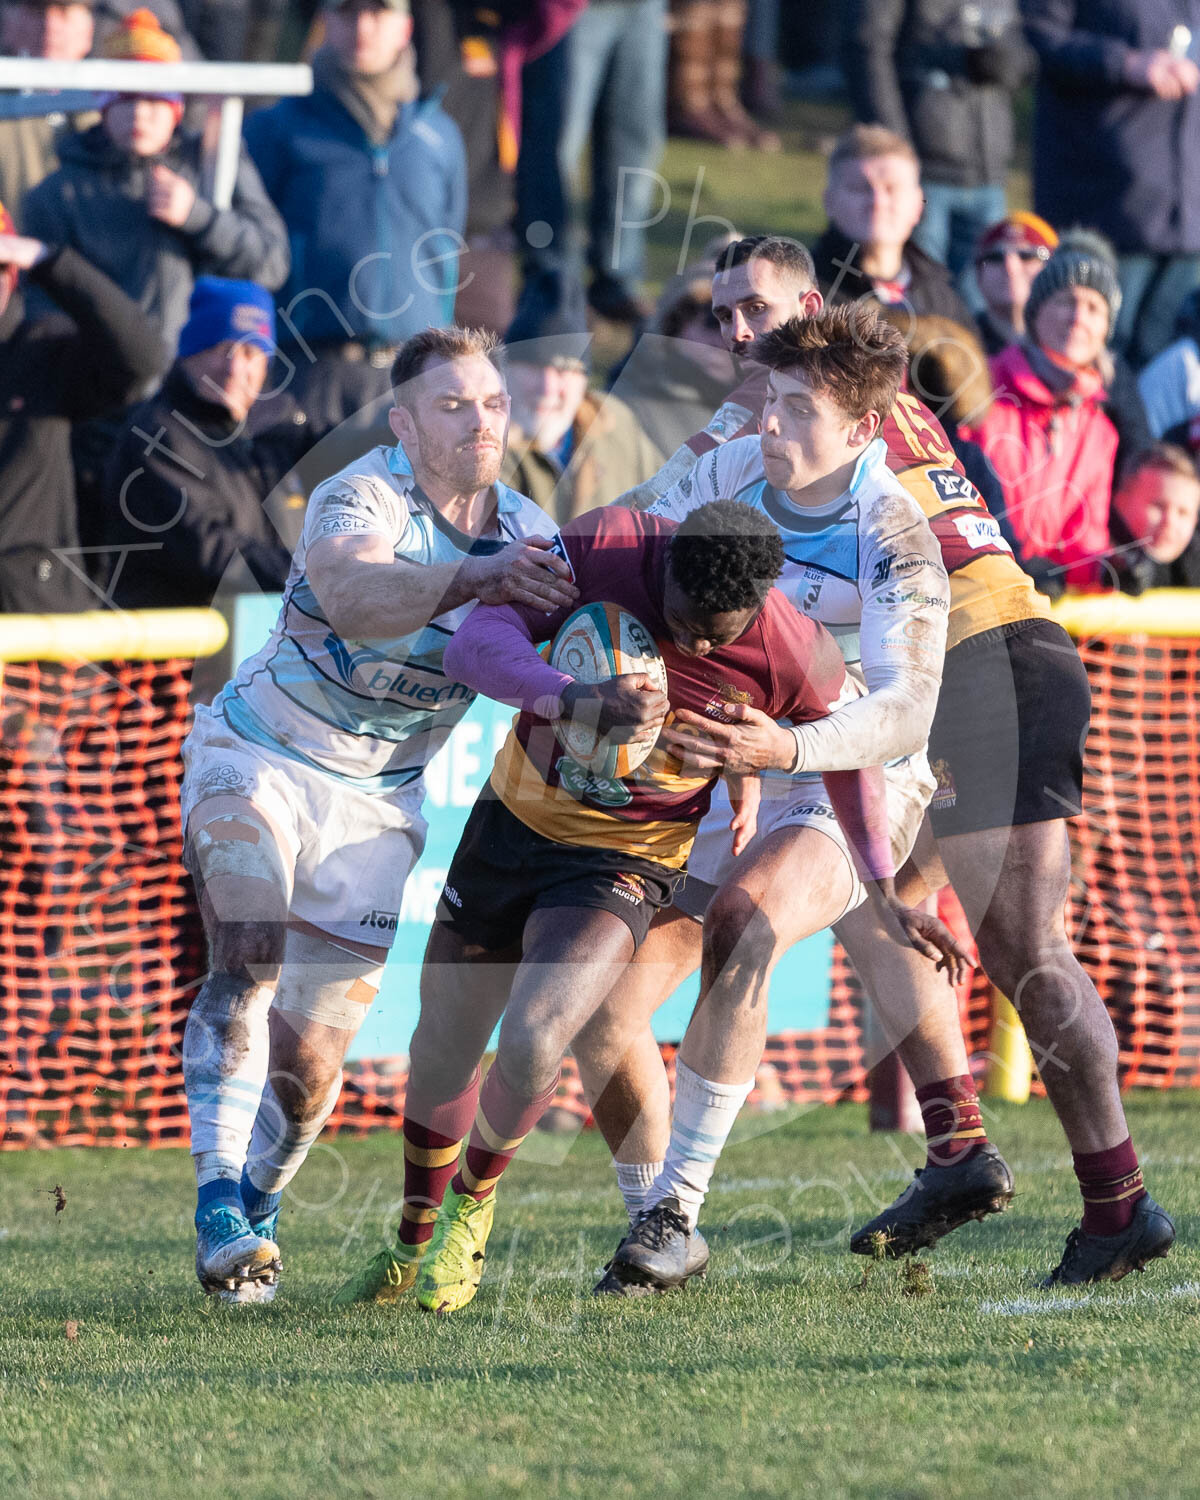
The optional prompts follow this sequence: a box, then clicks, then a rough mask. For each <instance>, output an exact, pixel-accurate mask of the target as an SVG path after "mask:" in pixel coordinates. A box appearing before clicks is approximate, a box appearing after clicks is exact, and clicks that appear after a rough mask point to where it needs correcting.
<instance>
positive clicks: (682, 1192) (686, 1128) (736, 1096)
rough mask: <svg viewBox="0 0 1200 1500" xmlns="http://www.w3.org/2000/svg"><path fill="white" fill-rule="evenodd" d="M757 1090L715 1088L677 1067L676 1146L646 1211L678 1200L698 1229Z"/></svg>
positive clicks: (673, 1126)
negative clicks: (736, 1126) (716, 1174)
mask: <svg viewBox="0 0 1200 1500" xmlns="http://www.w3.org/2000/svg"><path fill="white" fill-rule="evenodd" d="M753 1087H754V1079H753V1078H751V1079H750V1080H749V1081H748V1082H746V1083H713V1082H712V1081H711V1080H709V1079H707V1078H701V1077H700V1075H699V1073H693V1071H692V1070H691V1068H689V1067H688V1065H687V1064H686V1063H684V1062H677V1063H676V1064H675V1110H674V1114H673V1116H672V1119H671V1143H670V1145H669V1146H668V1147H667V1159H666V1161H665V1162H664V1163H663V1169H662V1171H661V1172H660V1173H659V1174H658V1176H657V1177H656V1178H655V1179H654V1183H653V1186H652V1187H651V1188H650V1190H649V1191H648V1192H647V1194H646V1202H645V1207H646V1208H653V1207H654V1205H655V1204H656V1203H661V1202H662V1200H663V1199H664V1198H677V1199H678V1200H679V1203H680V1206H681V1207H682V1209H683V1211H684V1213H685V1214H686V1215H687V1219H688V1223H689V1224H690V1225H691V1227H692V1228H693V1229H694V1228H695V1227H696V1220H697V1219H698V1218H699V1217H700V1208H701V1206H702V1204H703V1203H704V1199H705V1196H706V1195H707V1193H708V1185H709V1183H710V1182H711V1181H712V1174H713V1169H714V1168H715V1167H716V1165H717V1159H718V1158H719V1156H720V1155H721V1152H722V1151H723V1150H724V1148H725V1142H726V1141H727V1140H728V1139H729V1132H730V1131H731V1130H732V1129H733V1122H734V1121H735V1120H736V1119H737V1117H738V1114H739V1113H740V1111H741V1108H742V1105H743V1104H745V1102H746V1099H747V1097H748V1096H749V1094H750V1090H751V1089H752V1088H753Z"/></svg>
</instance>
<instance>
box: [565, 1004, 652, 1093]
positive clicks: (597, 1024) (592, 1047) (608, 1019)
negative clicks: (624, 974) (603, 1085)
mask: <svg viewBox="0 0 1200 1500" xmlns="http://www.w3.org/2000/svg"><path fill="white" fill-rule="evenodd" d="M638 1035H639V1028H636V1027H632V1026H631V1025H630V1024H629V1021H628V1020H627V1019H625V1018H624V1017H623V1016H622V1015H621V1014H620V1011H619V1008H618V1007H615V1006H614V1007H609V1006H603V1007H601V1009H600V1010H599V1011H598V1012H597V1013H596V1014H595V1015H594V1016H593V1017H592V1018H591V1020H590V1021H589V1022H588V1023H587V1025H586V1026H585V1027H584V1028H583V1030H582V1031H581V1032H580V1033H579V1035H578V1036H577V1037H576V1038H575V1040H574V1041H573V1042H572V1043H571V1051H572V1053H573V1054H574V1056H575V1061H576V1062H577V1063H578V1064H579V1069H580V1072H582V1073H585V1074H586V1075H587V1076H588V1077H596V1076H598V1075H601V1074H602V1075H603V1076H604V1077H605V1078H608V1077H610V1076H611V1075H612V1073H614V1072H615V1071H616V1069H617V1068H618V1067H619V1066H620V1064H621V1063H622V1061H623V1060H624V1058H625V1055H626V1053H627V1052H628V1051H629V1050H630V1048H631V1047H632V1046H633V1044H634V1043H635V1041H636V1040H637V1037H638Z"/></svg>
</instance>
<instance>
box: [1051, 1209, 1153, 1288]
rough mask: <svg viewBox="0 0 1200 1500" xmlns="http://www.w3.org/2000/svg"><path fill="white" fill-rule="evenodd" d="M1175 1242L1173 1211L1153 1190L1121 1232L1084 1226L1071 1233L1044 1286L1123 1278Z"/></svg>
mask: <svg viewBox="0 0 1200 1500" xmlns="http://www.w3.org/2000/svg"><path fill="white" fill-rule="evenodd" d="M1174 1243H1175V1225H1174V1224H1173V1223H1172V1221H1171V1217H1170V1215H1169V1214H1168V1213H1167V1212H1166V1211H1165V1209H1162V1208H1160V1207H1159V1206H1158V1204H1157V1203H1155V1201H1154V1199H1153V1198H1152V1197H1151V1196H1150V1194H1149V1193H1147V1194H1146V1196H1145V1197H1144V1198H1139V1199H1138V1202H1137V1207H1136V1208H1135V1209H1134V1211H1133V1218H1132V1219H1131V1220H1130V1221H1129V1225H1128V1227H1127V1228H1125V1229H1122V1231H1121V1232H1120V1234H1088V1232H1087V1231H1086V1230H1085V1229H1083V1228H1082V1227H1079V1228H1076V1229H1072V1231H1071V1232H1070V1234H1069V1235H1068V1236H1067V1244H1066V1248H1065V1249H1064V1251H1063V1257H1062V1260H1060V1261H1059V1263H1058V1265H1056V1266H1055V1268H1054V1269H1053V1271H1051V1272H1050V1274H1049V1276H1047V1277H1046V1279H1045V1280H1044V1281H1042V1282H1040V1283H1039V1285H1040V1286H1043V1287H1048V1286H1082V1285H1084V1283H1086V1282H1089V1281H1120V1279H1121V1277H1122V1276H1128V1275H1129V1273H1130V1271H1142V1270H1145V1268H1146V1263H1147V1261H1151V1260H1158V1259H1159V1257H1160V1256H1163V1255H1165V1254H1166V1253H1167V1251H1168V1250H1169V1249H1170V1248H1171V1246H1172V1245H1173V1244H1174Z"/></svg>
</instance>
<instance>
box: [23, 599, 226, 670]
mask: <svg viewBox="0 0 1200 1500" xmlns="http://www.w3.org/2000/svg"><path fill="white" fill-rule="evenodd" d="M228 639H229V626H228V624H227V622H226V620H225V617H224V616H223V615H221V614H220V613H218V611H217V610H215V609H135V610H115V609H112V610H109V609H96V610H85V611H83V612H82V613H81V614H76V615H0V662H6V661H14V662H15V661H56V662H75V661H167V660H169V659H171V658H173V657H196V656H215V655H216V653H217V652H218V651H220V649H221V648H222V646H224V644H225V642H226V641H227V640H228Z"/></svg>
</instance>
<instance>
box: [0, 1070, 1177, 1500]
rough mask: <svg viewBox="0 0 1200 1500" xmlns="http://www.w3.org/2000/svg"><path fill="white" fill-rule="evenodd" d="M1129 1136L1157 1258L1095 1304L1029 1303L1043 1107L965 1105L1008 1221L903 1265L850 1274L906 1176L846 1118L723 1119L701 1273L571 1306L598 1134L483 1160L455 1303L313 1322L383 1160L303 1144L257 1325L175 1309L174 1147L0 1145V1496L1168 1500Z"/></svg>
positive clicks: (1167, 1369)
mask: <svg viewBox="0 0 1200 1500" xmlns="http://www.w3.org/2000/svg"><path fill="white" fill-rule="evenodd" d="M1130 1114H1131V1118H1132V1123H1133V1128H1134V1135H1135V1139H1136V1140H1137V1141H1138V1143H1139V1145H1140V1147H1141V1149H1142V1152H1143V1159H1144V1161H1145V1163H1146V1167H1147V1177H1148V1180H1149V1182H1150V1184H1151V1187H1152V1189H1153V1191H1154V1193H1155V1196H1156V1197H1158V1198H1159V1199H1160V1201H1161V1202H1162V1203H1163V1204H1164V1205H1166V1206H1168V1207H1169V1208H1170V1210H1171V1211H1172V1213H1173V1214H1174V1215H1175V1217H1176V1222H1177V1226H1178V1229H1179V1234H1180V1243H1179V1244H1178V1245H1177V1246H1176V1249H1175V1251H1174V1252H1173V1253H1172V1255H1171V1257H1170V1258H1169V1259H1168V1260H1166V1261H1162V1262H1158V1263H1156V1265H1155V1266H1154V1267H1153V1268H1152V1269H1151V1271H1150V1272H1149V1273H1148V1274H1147V1275H1145V1276H1144V1277H1138V1276H1133V1277H1129V1278H1128V1279H1126V1280H1125V1281H1124V1282H1122V1283H1120V1284H1119V1285H1117V1286H1109V1287H1102V1288H1093V1289H1080V1290H1069V1291H1056V1292H1052V1293H1051V1292H1040V1291H1037V1290H1036V1289H1035V1288H1034V1280H1035V1277H1036V1275H1038V1274H1039V1273H1043V1272H1044V1271H1046V1270H1047V1269H1048V1268H1049V1267H1050V1266H1051V1265H1052V1264H1053V1263H1054V1262H1055V1260H1057V1257H1058V1253H1059V1251H1060V1249H1061V1245H1062V1241H1063V1238H1064V1235H1065V1233H1066V1231H1067V1229H1068V1228H1069V1227H1070V1225H1071V1224H1072V1223H1073V1222H1074V1220H1075V1218H1076V1215H1077V1212H1078V1199H1077V1197H1076V1193H1075V1188H1074V1185H1073V1180H1072V1178H1071V1175H1070V1169H1069V1158H1068V1155H1067V1152H1066V1149H1065V1147H1064V1144H1063V1141H1062V1138H1061V1136H1060V1134H1059V1133H1058V1130H1057V1127H1056V1125H1055V1123H1054V1121H1053V1118H1052V1116H1051V1114H1050V1112H1049V1110H1048V1108H1047V1107H1046V1105H1045V1104H1044V1103H1041V1102H1035V1103H1033V1104H1030V1105H1028V1106H1026V1107H1025V1108H1014V1107H997V1108H994V1109H992V1110H990V1111H989V1122H990V1126H991V1131H992V1134H993V1137H994V1139H996V1140H997V1141H998V1142H999V1143H1000V1144H1001V1146H1002V1147H1003V1149H1004V1150H1005V1152H1006V1154H1007V1156H1008V1158H1009V1160H1010V1162H1011V1163H1012V1164H1013V1166H1014V1168H1015V1170H1016V1174H1017V1190H1018V1197H1017V1199H1016V1201H1015V1203H1014V1205H1013V1207H1012V1208H1011V1210H1010V1211H1009V1213H1008V1214H1007V1215H1005V1216H1004V1217H1003V1218H998V1219H991V1220H988V1221H987V1222H986V1223H984V1224H981V1225H970V1226H968V1227H967V1228H965V1229H963V1230H960V1231H959V1232H958V1233H957V1234H956V1235H954V1236H952V1237H951V1238H950V1239H949V1240H947V1241H945V1242H944V1243H943V1245H942V1246H941V1247H940V1249H939V1250H937V1251H935V1252H934V1253H933V1254H932V1255H931V1256H928V1257H925V1258H923V1259H922V1260H921V1261H920V1262H918V1263H917V1269H916V1270H913V1269H910V1268H907V1267H906V1266H905V1265H904V1264H900V1265H897V1264H894V1263H879V1264H871V1263H868V1262H865V1261H863V1260H861V1259H859V1258H857V1257H851V1256H850V1255H849V1254H847V1253H846V1251H845V1244H846V1238H847V1231H848V1227H849V1224H850V1222H851V1221H852V1220H853V1221H854V1222H858V1221H859V1220H861V1218H863V1217H864V1216H865V1215H866V1214H867V1213H869V1212H871V1211H873V1205H874V1203H875V1202H876V1201H882V1200H885V1199H887V1198H890V1197H891V1196H892V1195H893V1194H894V1192H895V1191H896V1190H897V1188H898V1186H899V1184H900V1183H901V1182H902V1180H903V1179H904V1177H905V1176H907V1173H908V1169H909V1166H910V1165H912V1164H914V1163H916V1162H918V1161H919V1160H920V1155H921V1153H920V1148H919V1147H918V1145H917V1144H916V1143H915V1142H914V1141H912V1140H909V1139H906V1138H898V1139H897V1138H887V1137H880V1136H874V1137H872V1136H868V1135H867V1133H866V1130H865V1115H864V1111H863V1110H862V1109H861V1108H858V1107H851V1106H846V1107H841V1108H838V1109H817V1110H813V1111H810V1112H808V1113H805V1114H803V1115H801V1116H799V1117H794V1118H791V1119H789V1120H786V1121H780V1119H779V1118H778V1117H774V1118H768V1119H763V1118H759V1119H757V1120H750V1121H747V1122H746V1128H747V1129H748V1130H749V1131H750V1132H754V1131H759V1132H761V1133H758V1134H753V1133H750V1134H749V1135H748V1136H744V1137H743V1138H742V1139H741V1140H740V1141H739V1142H738V1143H737V1144H735V1145H733V1146H731V1148H730V1149H729V1151H728V1152H727V1154H726V1157H725V1159H724V1161H723V1163H722V1167H721V1169H720V1173H719V1176H718V1180H717V1187H716V1189H715V1191H714V1193H713V1195H712V1197H711V1199H710V1201H709V1206H708V1210H707V1212H706V1214H705V1216H704V1220H703V1223H704V1226H705V1228H706V1229H707V1231H708V1233H709V1236H710V1239H711V1241H712V1245H713V1270H712V1274H711V1275H710V1277H709V1280H708V1283H707V1285H706V1286H704V1287H703V1288H702V1289H697V1290H694V1291H692V1290H689V1291H686V1292H684V1293H679V1294H675V1295H673V1296H670V1297H665V1298H656V1299H653V1300H651V1299H640V1300H637V1301H631V1302H622V1301H614V1300H608V1299H606V1300H604V1301H602V1302H596V1301H593V1300H592V1299H591V1298H590V1297H589V1295H588V1293H589V1289H590V1287H591V1285H592V1282H593V1280H594V1277H595V1275H596V1273H597V1271H598V1269H599V1267H600V1265H601V1264H602V1262H603V1261H604V1260H605V1259H606V1258H607V1256H608V1254H609V1253H610V1252H611V1250H612V1248H613V1246H614V1245H615V1243H616V1239H617V1231H618V1228H619V1224H620V1215H621V1206H620V1200H619V1198H618V1196H617V1193H616V1189H615V1186H614V1185H613V1183H612V1180H611V1174H610V1170H609V1167H608V1163H607V1159H606V1154H605V1152H604V1150H603V1148H602V1145H601V1143H600V1141H599V1140H598V1138H597V1137H596V1136H595V1135H594V1134H591V1133H588V1134H586V1135H584V1136H582V1137H580V1138H579V1139H578V1140H576V1141H574V1142H573V1143H570V1142H564V1141H562V1140H560V1139H558V1138H553V1139H547V1138H535V1144H536V1146H537V1148H538V1151H539V1153H540V1154H541V1155H543V1156H553V1155H558V1156H560V1157H561V1156H562V1154H563V1153H564V1152H567V1153H568V1154H566V1156H565V1159H563V1160H560V1161H558V1162H557V1164H555V1163H553V1162H549V1161H543V1162H541V1163H537V1162H529V1161H518V1162H517V1164H516V1165H515V1166H514V1168H513V1169H512V1171H511V1172H510V1173H509V1175H508V1177H507V1178H506V1179H505V1182H504V1183H503V1185H502V1188H501V1196H500V1200H499V1207H498V1211H497V1217H496V1229H495V1232H494V1235H493V1238H492V1244H491V1253H490V1259H489V1264H488V1270H487V1274H486V1276H485V1279H484V1284H483V1288H482V1290H481V1292H480V1295H479V1297H478V1298H477V1299H476V1301H475V1303H474V1304H473V1305H472V1306H471V1307H470V1308H468V1309H466V1310H465V1311H464V1312H462V1313H460V1314H458V1315H456V1316H455V1317H453V1318H447V1319H438V1318H435V1317H433V1316H431V1315H429V1314H427V1313H425V1312H423V1311H421V1309H419V1308H418V1307H416V1306H415V1305H411V1304H409V1305H403V1304H402V1305H400V1306H398V1307H396V1308H394V1309H391V1310H387V1311H385V1310H383V1309H378V1308H374V1307H362V1308H354V1309H350V1310H349V1311H346V1312H337V1313H335V1312H334V1311H332V1310H331V1309H330V1307H329V1305H328V1304H329V1298H330V1296H331V1295H332V1293H333V1292H334V1291H335V1290H336V1288H337V1287H338V1285H339V1284H340V1283H341V1281H342V1280H343V1279H344V1277H345V1276H346V1275H347V1274H348V1273H349V1272H350V1271H351V1270H352V1269H353V1268H354V1267H356V1266H357V1265H358V1264H359V1262H360V1261H361V1260H362V1259H363V1258H364V1257H365V1256H366V1255H368V1254H370V1253H372V1252H373V1250H374V1249H375V1248H377V1247H378V1245H379V1244H380V1242H381V1237H382V1235H383V1232H384V1224H385V1221H386V1220H388V1219H391V1218H394V1215H395V1208H394V1201H395V1198H396V1197H397V1196H398V1191H399V1177H398V1174H399V1172H400V1166H401V1156H400V1143H399V1141H398V1140H397V1139H396V1138H395V1137H387V1138H385V1137H382V1136H376V1137H374V1138H371V1139H368V1140H365V1141H342V1142H339V1141H333V1142H331V1143H329V1144H328V1145H327V1146H322V1147H320V1148H318V1150H317V1152H316V1153H314V1156H313V1158H312V1159H311V1160H310V1162H309V1164H308V1165H307V1167H306V1168H305V1170H304V1172H303V1173H302V1174H301V1176H300V1177H299V1178H298V1179H297V1183H296V1187H297V1189H298V1195H299V1196H302V1198H303V1203H301V1202H299V1201H293V1202H291V1203H288V1204H285V1208H284V1214H283V1218H282V1222H281V1228H280V1240H281V1242H282V1247H283V1253H284V1260H285V1278H284V1284H283V1287H282V1290H281V1292H280V1295H279V1298H278V1300H277V1301H276V1303H275V1304H274V1305H273V1306H271V1307H267V1308H244V1309H225V1308H221V1307H217V1306H214V1305H213V1304H211V1303H209V1302H208V1301H206V1300H205V1299H204V1297H203V1296H202V1295H201V1293H200V1291H199V1289H198V1287H197V1285H196V1283H195V1281H194V1279H193V1277H192V1270H191V1264H190V1262H191V1255H192V1236H191V1232H190V1213H191V1173H190V1164H189V1161H188V1158H187V1157H186V1156H185V1155H184V1154H183V1153H182V1152H180V1151H165V1152H157V1153H154V1152H148V1151H132V1150H131V1151H59V1152H41V1153H35V1152H31V1153H28V1154H11V1155H6V1156H4V1157H3V1158H0V1171H2V1173H3V1180H4V1184H5V1192H4V1196H3V1200H2V1204H0V1494H3V1495H6V1496H8V1495H12V1496H17V1495H21V1496H28V1497H29V1500H51V1497H53V1500H74V1497H81V1500H108V1497H118V1496H120V1497H123V1500H141V1497H143V1496H145V1497H150V1496H153V1497H156V1500H159V1497H161V1496H163V1495H169V1496H170V1497H172V1500H188V1497H192V1496H196V1497H199V1496H204V1497H211V1496H220V1495H223V1496H237V1495H241V1494H252V1495H254V1496H255V1497H256V1500H271V1497H276V1496H278V1497H286V1500H308V1497H314V1500H317V1497H320V1500H325V1497H327V1496H330V1495H361V1496H372V1497H374V1496H378V1497H387V1500H396V1497H398V1496H400V1497H402V1496H404V1495H406V1494H409V1495H414V1496H426V1495H436V1496H439V1497H447V1500H449V1497H458V1496H507V1495H518V1494H520V1495H525V1496H551V1495H553V1496H576V1495H580V1496H589V1497H590V1496H606V1497H607V1496H626V1495H630V1496H638V1497H645V1496H653V1497H665V1496H674V1495H685V1494H686V1495H689V1496H707V1495H737V1496H744V1495H745V1496H759V1495H761V1496H777V1495H821V1496H830V1497H832V1496H878V1495H888V1496H931V1497H933V1496H937V1497H942V1496H944V1495H946V1494H948V1493H954V1494H971V1493H975V1494H988V1493H992V1492H995V1491H996V1490H998V1489H1003V1490H1004V1491H1006V1492H1007V1493H1008V1494H1011V1495H1013V1496H1022V1495H1029V1494H1033V1493H1037V1494H1039V1495H1040V1496H1043V1497H1046V1496H1066V1495H1081V1496H1082V1495H1087V1496H1090V1497H1101V1496H1127V1495H1130V1494H1134V1493H1140V1494H1144V1495H1156V1496H1157V1495H1185V1494H1196V1493H1200V1479H1198V1478H1197V1476H1198V1475H1200V1421H1198V1419H1197V1415H1196V1413H1197V1406H1198V1404H1200V1255H1198V1253H1197V1249H1196V1245H1197V1235H1196V1230H1197V1223H1198V1215H1200V1187H1198V1185H1197V1165H1198V1164H1200V1096H1194V1095H1190V1094H1189V1095H1183V1094H1180V1095H1168V1096H1166V1097H1163V1096H1151V1095H1148V1094H1142V1095H1137V1096H1134V1097H1132V1098H1131V1100H1130ZM568 1147H569V1151H568ZM56 1187H59V1188H61V1189H62V1192H63V1194H64V1195H65V1198H66V1204H65V1207H64V1208H63V1209H62V1210H61V1212H56V1196H55V1192H54V1189H55V1188H56ZM305 1205H307V1206H305ZM924 1267H927V1268H928V1269H927V1270H926V1269H924Z"/></svg>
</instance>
